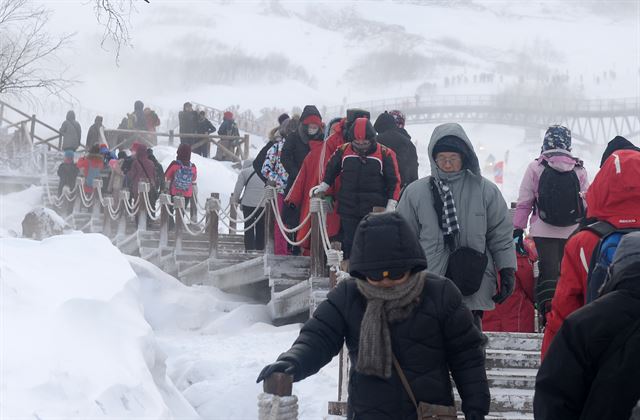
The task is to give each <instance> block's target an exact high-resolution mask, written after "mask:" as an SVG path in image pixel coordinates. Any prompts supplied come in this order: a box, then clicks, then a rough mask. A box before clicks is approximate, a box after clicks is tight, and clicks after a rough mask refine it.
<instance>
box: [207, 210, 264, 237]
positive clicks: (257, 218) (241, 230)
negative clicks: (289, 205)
mask: <svg viewBox="0 0 640 420" xmlns="http://www.w3.org/2000/svg"><path fill="white" fill-rule="evenodd" d="M257 208H259V209H261V210H262V213H260V215H259V216H258V217H256V219H255V220H254V221H253V222H251V224H250V225H249V226H244V227H243V228H240V229H239V228H234V227H231V226H229V224H228V223H227V222H225V221H224V219H218V220H219V221H220V222H221V223H222V224H223V225H225V226H226V227H227V228H228V229H229V231H231V232H236V233H244V232H247V231H248V230H251V229H253V228H254V227H255V226H256V225H257V224H258V222H259V221H260V219H262V216H264V212H265V208H264V207H257Z"/></svg>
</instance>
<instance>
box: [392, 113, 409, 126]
mask: <svg viewBox="0 0 640 420" xmlns="http://www.w3.org/2000/svg"><path fill="white" fill-rule="evenodd" d="M389 114H391V116H392V117H393V119H394V120H395V122H396V126H397V127H398V128H404V123H405V120H406V117H405V116H404V113H403V112H402V111H398V110H397V109H394V110H393V111H389Z"/></svg>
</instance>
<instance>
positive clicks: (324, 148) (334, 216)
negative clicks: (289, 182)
mask: <svg viewBox="0 0 640 420" xmlns="http://www.w3.org/2000/svg"><path fill="white" fill-rule="evenodd" d="M332 137H333V136H332ZM329 140H331V138H329V139H328V140H327V141H317V140H310V141H309V148H310V151H309V153H308V154H307V156H306V157H305V158H304V161H303V162H302V167H301V168H300V171H299V172H298V176H297V177H296V179H295V181H294V183H293V186H292V187H291V189H290V190H289V193H288V194H287V197H286V198H285V202H286V203H287V204H293V205H295V206H296V207H297V208H299V209H300V220H301V221H302V220H304V219H305V218H306V217H307V214H309V206H310V198H309V191H310V190H311V188H313V187H315V186H316V185H318V184H320V183H321V182H322V179H323V178H324V170H325V166H326V164H327V162H328V161H329V158H330V157H331V156H332V155H333V152H335V150H336V149H337V146H336V144H338V142H337V140H333V141H331V143H329ZM338 145H339V144H338ZM330 193H331V191H330V192H329V194H330ZM337 207H338V204H337V202H335V203H334V206H333V211H332V212H331V213H330V214H327V231H328V232H329V237H331V236H335V235H337V234H338V231H339V230H340V216H338V213H337ZM310 228H311V223H307V224H306V225H305V226H304V227H303V228H301V229H300V230H299V231H298V233H297V237H296V240H297V241H300V240H302V238H304V237H305V235H306V234H307V232H309V229H310ZM300 246H301V247H302V248H304V249H306V250H309V248H310V241H309V239H307V240H306V241H304V242H303V243H302V245H300Z"/></svg>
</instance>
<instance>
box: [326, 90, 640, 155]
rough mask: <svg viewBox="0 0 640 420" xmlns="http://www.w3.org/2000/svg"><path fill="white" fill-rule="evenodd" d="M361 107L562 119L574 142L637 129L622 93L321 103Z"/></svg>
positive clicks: (416, 119) (529, 122)
mask: <svg viewBox="0 0 640 420" xmlns="http://www.w3.org/2000/svg"><path fill="white" fill-rule="evenodd" d="M348 108H362V109H366V110H367V111H369V112H371V116H372V118H376V117H377V116H378V115H379V114H381V113H383V112H384V111H390V110H392V109H399V110H401V111H402V112H404V113H405V115H406V118H407V121H406V122H407V124H440V123H444V122H460V123H483V124H501V125H510V126H518V127H525V128H535V129H540V130H544V129H546V128H547V127H549V126H550V125H552V124H563V125H565V126H567V127H569V129H570V130H571V132H572V135H573V137H574V138H575V139H576V140H578V141H579V142H582V143H586V144H589V145H597V144H603V143H606V142H607V141H609V140H611V139H612V138H613V137H615V136H616V135H621V136H624V137H627V138H633V137H636V136H638V135H640V97H634V98H622V99H565V98H548V97H542V96H505V95H450V96H428V97H420V96H413V97H403V98H390V99H382V100H375V101H367V102H358V103H351V104H346V105H342V106H338V107H331V108H324V109H323V116H325V117H328V118H330V117H331V116H333V115H344V114H345V112H346V110H347V109H348Z"/></svg>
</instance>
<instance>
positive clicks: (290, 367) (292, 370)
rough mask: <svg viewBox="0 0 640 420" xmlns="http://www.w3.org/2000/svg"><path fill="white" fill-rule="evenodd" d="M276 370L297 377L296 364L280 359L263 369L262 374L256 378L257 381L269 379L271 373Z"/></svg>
mask: <svg viewBox="0 0 640 420" xmlns="http://www.w3.org/2000/svg"><path fill="white" fill-rule="evenodd" d="M275 372H283V373H286V374H288V375H291V376H293V377H294V378H295V377H296V365H294V364H293V363H291V362H287V361H286V360H279V361H277V362H275V363H271V364H270V365H267V366H265V367H264V369H262V372H260V375H258V379H256V383H260V382H262V381H264V380H265V379H267V378H268V377H269V376H271V374H273V373H275Z"/></svg>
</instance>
